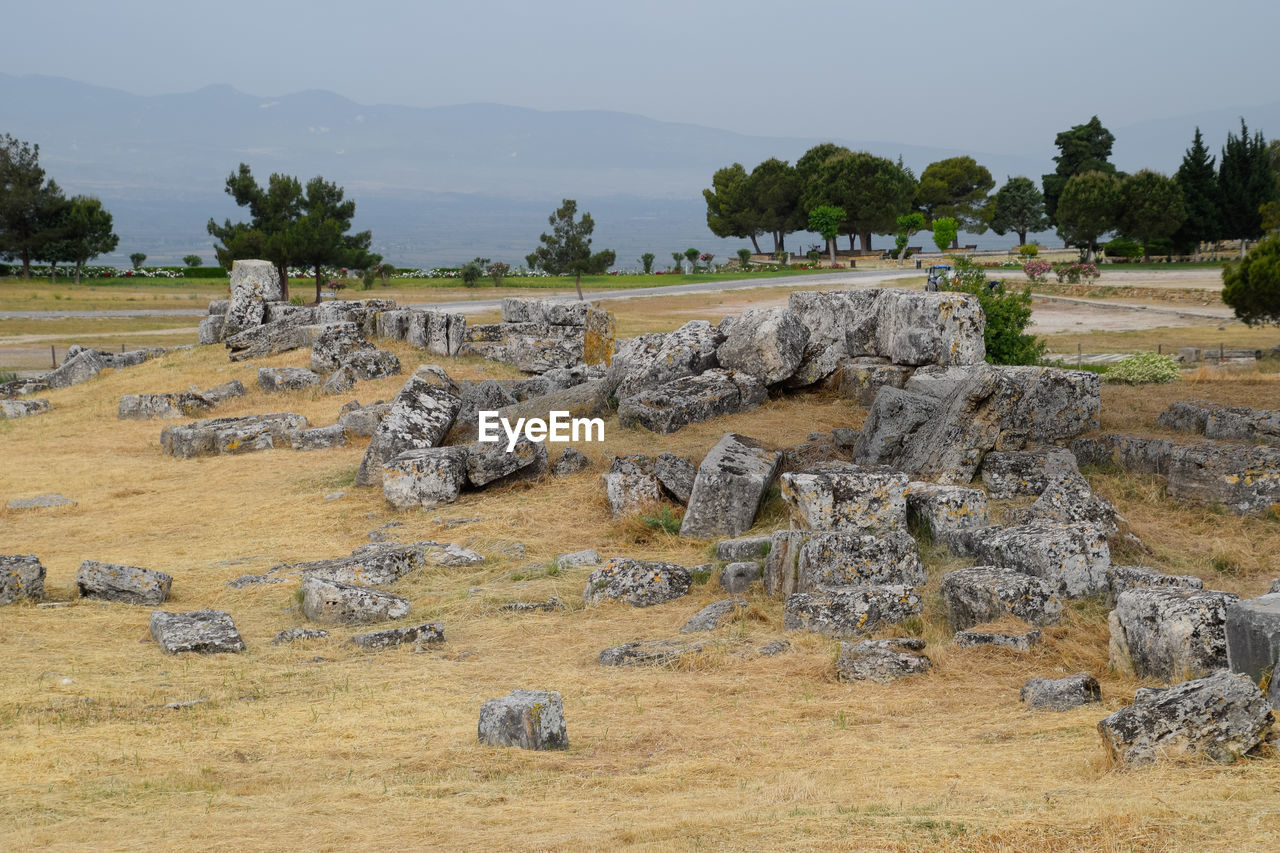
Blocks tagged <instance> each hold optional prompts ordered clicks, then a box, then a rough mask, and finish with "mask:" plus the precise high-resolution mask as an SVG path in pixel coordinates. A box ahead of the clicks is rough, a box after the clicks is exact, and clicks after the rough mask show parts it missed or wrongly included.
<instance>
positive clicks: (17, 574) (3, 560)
mask: <svg viewBox="0 0 1280 853" xmlns="http://www.w3.org/2000/svg"><path fill="white" fill-rule="evenodd" d="M44 576H45V568H44V565H43V564H42V563H41V562H40V560H39V558H38V557H36V555H35V554H0V604H12V603H13V602H15V601H17V600H18V599H20V598H26V599H29V600H31V601H39V600H40V599H42V598H44Z"/></svg>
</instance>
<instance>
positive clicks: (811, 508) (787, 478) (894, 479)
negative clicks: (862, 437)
mask: <svg viewBox="0 0 1280 853" xmlns="http://www.w3.org/2000/svg"><path fill="white" fill-rule="evenodd" d="M781 479H782V497H783V499H784V500H786V502H787V506H788V507H789V508H790V510H791V521H792V524H793V525H794V526H797V527H801V528H807V529H810V530H848V531H859V530H865V531H875V530H896V529H899V528H902V527H905V526H906V521H907V502H906V486H907V477H906V475H905V474H899V473H897V472H894V471H889V470H886V469H883V468H866V467H863V466H860V465H854V464H853V463H840V462H827V463H820V464H818V465H815V466H814V467H812V468H811V469H809V470H807V471H795V472H791V473H787V474H783V475H782V478H781Z"/></svg>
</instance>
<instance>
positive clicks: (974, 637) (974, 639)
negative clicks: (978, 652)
mask: <svg viewBox="0 0 1280 853" xmlns="http://www.w3.org/2000/svg"><path fill="white" fill-rule="evenodd" d="M1040 637H1041V631H1040V629H1039V628H1032V629H1031V630H1030V631H1027V632H1026V633H1025V634H1002V633H999V632H991V631H956V633H955V635H954V636H953V637H952V638H951V642H952V643H954V644H956V645H957V646H960V647H961V648H964V649H972V648H977V647H978V646H998V647H1000V648H1006V649H1013V650H1014V651H1019V652H1029V651H1031V647H1032V646H1034V645H1036V644H1038V643H1039V642H1040Z"/></svg>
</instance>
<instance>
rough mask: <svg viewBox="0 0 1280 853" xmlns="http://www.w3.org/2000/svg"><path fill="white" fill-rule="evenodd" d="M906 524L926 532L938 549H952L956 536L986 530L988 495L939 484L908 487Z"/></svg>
mask: <svg viewBox="0 0 1280 853" xmlns="http://www.w3.org/2000/svg"><path fill="white" fill-rule="evenodd" d="M905 491H906V500H907V520H908V522H910V523H913V524H915V525H917V526H918V527H920V528H923V529H925V530H927V531H929V535H930V537H931V538H932V539H933V541H934V542H935V543H936V544H938V545H945V546H948V547H951V548H953V549H954V547H955V543H956V542H957V541H958V540H959V539H960V538H961V537H960V536H958V535H957V534H961V533H965V532H970V531H974V530H979V529H982V528H984V527H988V526H990V524H991V520H990V518H989V516H988V514H987V495H986V493H985V492H983V491H982V490H981V489H970V488H967V487H965V486H946V485H941V484H938V483H907V487H906V490H905Z"/></svg>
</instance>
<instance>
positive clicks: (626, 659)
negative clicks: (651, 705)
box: [600, 640, 707, 666]
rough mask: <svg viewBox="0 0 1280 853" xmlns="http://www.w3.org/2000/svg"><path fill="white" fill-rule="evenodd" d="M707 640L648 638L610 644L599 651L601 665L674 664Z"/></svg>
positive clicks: (698, 648) (705, 643) (698, 649)
mask: <svg viewBox="0 0 1280 853" xmlns="http://www.w3.org/2000/svg"><path fill="white" fill-rule="evenodd" d="M706 647H707V641H705V640H704V641H701V642H694V643H689V642H678V641H675V640H648V641H644V642H634V643H623V644H622V645H620V646H611V647H610V648H607V649H604V650H603V651H601V652H600V665H601V666H675V665H677V664H679V663H680V661H681V660H682V659H683V658H684V656H685V655H690V654H696V653H698V652H700V651H702V650H703V649H705V648H706Z"/></svg>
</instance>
